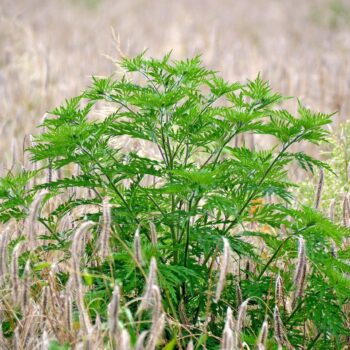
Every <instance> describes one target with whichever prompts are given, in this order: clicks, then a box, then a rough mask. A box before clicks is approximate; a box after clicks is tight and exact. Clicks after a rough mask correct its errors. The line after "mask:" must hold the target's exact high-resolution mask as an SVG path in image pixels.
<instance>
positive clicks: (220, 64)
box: [0, 0, 350, 166]
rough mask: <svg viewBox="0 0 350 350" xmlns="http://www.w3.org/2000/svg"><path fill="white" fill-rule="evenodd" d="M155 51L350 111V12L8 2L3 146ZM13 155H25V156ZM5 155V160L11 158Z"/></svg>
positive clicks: (7, 149) (14, 144)
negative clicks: (126, 61) (129, 61)
mask: <svg viewBox="0 0 350 350" xmlns="http://www.w3.org/2000/svg"><path fill="white" fill-rule="evenodd" d="M111 28H113V29H114V30H115V32H116V33H118V34H119V36H120V42H121V49H122V50H123V52H125V53H126V54H129V55H133V54H136V53H139V52H140V51H141V50H143V49H145V48H149V53H150V54H151V55H156V56H160V55H163V54H164V53H165V52H167V51H169V50H171V49H172V50H173V51H174V55H175V57H178V58H184V57H188V56H192V55H194V54H196V53H202V54H203V59H204V62H205V64H206V65H208V66H209V67H211V68H215V69H218V70H221V71H222V72H223V75H224V76H225V77H226V78H227V79H231V80H244V79H246V78H253V77H254V76H255V75H256V74H257V73H258V72H262V74H263V76H264V78H267V79H269V80H270V81H271V83H272V86H273V87H274V88H275V89H277V90H278V91H280V92H282V93H283V94H286V95H293V96H299V97H301V98H302V99H303V101H304V102H305V103H306V104H309V105H310V106H311V107H312V108H313V109H320V110H323V111H335V110H338V111H339V114H338V115H337V116H336V118H335V122H338V121H339V120H345V119H347V116H348V114H349V110H350V102H349V101H350V98H349V97H350V96H349V93H350V91H349V86H350V84H349V76H350V74H349V73H350V64H349V57H350V6H349V5H348V4H347V3H346V2H342V1H341V0H316V1H309V2H307V1H301V0H298V1H289V2H288V1H272V0H270V1H264V2H262V1H259V0H252V1H228V0H221V1H219V2H216V1H215V2H214V1H209V0H203V1H193V0H192V1H191V0H180V1H159V0H158V1H157V0H149V1H144V0H132V1H130V0H128V1H126V0H121V1H112V0H105V1H102V0H70V1H69V0H57V1H53V0H49V1H41V0H30V1H25V0H15V1H13V0H2V2H1V4H0V133H1V141H0V147H1V149H2V150H4V151H3V152H2V154H1V158H2V159H3V160H4V159H5V160H6V162H7V163H6V165H5V166H9V164H11V162H12V160H11V158H12V156H11V154H12V153H13V149H15V148H19V147H20V146H18V145H20V144H22V140H23V137H24V135H25V134H27V133H29V132H33V130H34V129H35V126H36V125H37V124H38V123H39V122H40V120H41V118H42V116H43V114H44V113H45V112H46V111H48V110H50V109H52V108H53V107H54V106H56V105H58V104H60V103H61V102H62V101H63V100H64V99H65V98H67V97H70V96H73V95H76V94H78V93H79V92H80V91H81V90H82V89H83V88H84V87H85V86H86V84H87V83H88V82H89V76H90V75H101V74H110V73H113V71H114V65H113V63H112V62H111V61H110V60H108V59H107V58H105V57H102V56H103V55H104V54H106V55H110V56H113V57H118V50H117V48H116V43H115V41H114V40H113V37H112V33H111ZM15 153H16V154H21V152H19V151H18V150H16V151H15ZM4 156H5V157H4Z"/></svg>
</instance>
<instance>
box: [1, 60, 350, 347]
mask: <svg viewBox="0 0 350 350" xmlns="http://www.w3.org/2000/svg"><path fill="white" fill-rule="evenodd" d="M120 67H121V68H122V69H123V70H124V72H125V74H124V75H123V76H122V77H121V78H119V79H115V78H113V77H110V78H93V81H92V85H91V86H90V87H89V88H88V89H87V90H86V91H84V92H83V93H82V94H81V95H80V96H78V97H76V98H73V99H71V100H68V101H67V102H66V103H65V104H64V105H63V106H61V107H59V108H57V109H55V110H53V111H52V112H51V113H50V114H49V115H47V116H46V117H45V118H44V120H43V123H42V125H41V128H42V132H41V133H39V134H38V135H37V136H36V137H35V139H34V141H33V142H31V144H30V145H29V147H28V152H29V154H30V155H31V160H32V166H31V168H30V169H27V170H23V171H22V172H21V173H20V174H19V175H16V176H15V175H13V174H12V173H9V174H8V175H7V176H6V177H5V178H3V179H2V180H1V183H0V194H1V199H2V201H1V205H0V218H1V220H2V222H3V223H4V224H6V225H7V226H8V227H9V229H8V231H11V232H13V231H14V232H15V233H16V234H14V235H13V237H12V236H9V238H8V239H9V241H10V245H9V254H12V255H11V256H12V261H13V264H12V265H13V269H12V271H11V274H12V275H14V276H15V278H14V279H13V278H12V281H11V279H10V280H8V279H6V278H5V279H4V282H3V283H8V284H9V286H11V288H8V289H7V290H13V289H15V290H16V291H19V292H18V293H17V292H16V293H15V294H16V295H15V297H13V296H12V295H11V293H5V292H4V297H3V298H4V300H6V303H4V305H5V306H6V307H5V310H6V313H5V317H3V318H2V319H4V321H3V330H4V329H6V333H4V334H5V335H6V337H5V338H4V342H7V343H9V344H13V343H19V344H21V345H20V346H22V347H24V346H25V343H24V337H25V336H27V335H28V334H31V336H32V338H33V339H34V340H32V341H33V342H34V343H35V342H36V341H38V342H39V343H40V342H41V343H44V342H46V343H47V342H48V339H49V338H55V339H56V340H55V341H56V344H57V342H58V343H59V344H64V343H66V344H69V345H70V346H72V347H74V346H75V345H76V344H80V345H81V346H85V347H88V346H90V347H93V348H104V347H105V348H107V349H129V348H136V349H144V348H145V349H155V348H157V347H159V348H166V349H173V348H178V349H185V348H186V347H187V348H188V349H191V348H196V349H201V348H203V349H205V348H206V349H218V348H220V347H221V348H222V349H238V348H244V347H247V346H250V347H254V346H258V347H259V349H265V348H268V349H272V348H276V347H277V346H278V347H279V348H281V347H286V348H299V347H304V348H308V349H311V348H320V349H321V348H323V349H326V348H332V347H341V346H342V345H343V344H345V343H346V339H347V338H346V337H347V336H348V329H347V324H346V315H345V313H344V311H343V310H342V305H343V304H344V303H346V301H347V298H348V295H349V290H350V283H349V281H348V279H347V278H346V277H345V273H349V272H350V268H349V266H348V264H347V263H346V259H347V253H346V252H344V253H343V254H338V256H337V257H335V256H333V255H332V254H331V249H332V244H336V245H337V246H338V248H339V249H340V248H341V244H342V241H343V239H344V237H345V236H346V235H347V234H348V231H347V229H346V228H344V227H341V226H337V225H335V224H333V223H332V222H330V221H328V220H327V219H326V218H324V217H323V216H322V215H321V214H320V213H319V212H318V211H315V210H313V209H310V208H308V207H300V208H295V206H292V205H291V204H292V202H293V200H294V196H293V194H294V192H295V188H296V184H294V183H291V181H290V180H289V179H288V170H287V169H288V166H289V165H290V164H291V163H293V162H294V163H297V164H299V165H300V166H301V167H302V168H304V169H305V170H310V171H314V168H315V167H316V168H319V167H324V168H326V170H327V169H328V170H330V168H329V166H327V165H326V164H325V163H323V162H321V161H319V160H316V159H314V158H312V157H311V156H309V155H307V154H305V153H304V152H300V151H299V152H296V151H292V146H294V145H296V144H300V143H312V144H316V145H318V144H319V143H321V142H323V141H324V140H326V138H327V136H328V133H327V131H326V130H325V129H324V127H325V125H327V124H329V123H330V121H331V118H330V115H326V114H322V113H313V112H312V111H311V110H309V109H308V108H305V107H304V106H303V105H302V104H300V103H299V108H298V116H293V115H292V114H290V113H289V112H288V111H287V110H285V109H282V108H281V107H280V105H281V104H282V103H283V97H282V96H281V95H279V94H277V93H273V92H272V91H271V89H270V86H269V84H268V83H267V82H265V81H263V80H262V79H261V77H260V76H258V77H257V78H256V79H255V80H252V81H248V82H247V83H244V84H240V83H233V84H231V83H228V82H226V81H225V80H224V79H222V78H221V77H220V76H219V75H218V73H217V72H214V71H210V70H207V69H206V68H204V67H203V66H202V64H201V61H200V58H199V57H195V58H193V59H189V60H186V61H171V58H170V55H167V56H165V57H164V58H163V59H160V60H158V59H146V58H145V56H144V54H141V55H139V56H137V57H135V58H123V59H122V61H121V62H120ZM250 134H253V135H259V139H260V146H258V145H256V147H247V146H246V145H245V143H244V142H242V139H243V138H244V135H250ZM271 139H273V144H272V145H271ZM264 140H266V142H265V141H264ZM293 149H294V148H293ZM34 165H35V166H34ZM34 180H35V181H34ZM8 234H9V233H8ZM19 245H20V246H19ZM17 247H19V248H20V249H19V248H17ZM13 248H14V250H13ZM5 250H6V249H5ZM12 250H13V251H12ZM2 259H6V258H3V257H2ZM11 274H10V275H11ZM3 275H4V276H5V277H6V276H7V275H6V273H4V274H3ZM24 281H27V282H26V283H25V282H24ZM28 281H30V282H28ZM23 291H25V293H24V292H23ZM23 295H25V296H26V298H25V300H23ZM11 305H12V306H11ZM35 305H41V306H40V308H39V309H38V308H37V307H35ZM38 310H39V311H38ZM33 315H34V316H35V317H37V319H38V320H39V321H38V324H40V325H43V326H42V327H36V328H35V327H34V326H33V325H32V324H31V325H30V326H28V327H27V328H29V330H28V329H27V328H26V327H25V326H26V323H25V322H24V320H27V319H28V318H31V319H32V318H33V317H34V316H33ZM33 327H34V328H33ZM37 339H39V340H37ZM46 343H45V344H46ZM23 344H24V345H23Z"/></svg>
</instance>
